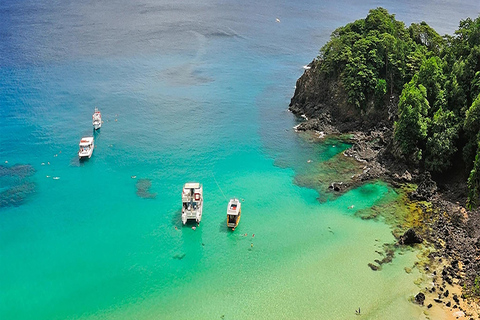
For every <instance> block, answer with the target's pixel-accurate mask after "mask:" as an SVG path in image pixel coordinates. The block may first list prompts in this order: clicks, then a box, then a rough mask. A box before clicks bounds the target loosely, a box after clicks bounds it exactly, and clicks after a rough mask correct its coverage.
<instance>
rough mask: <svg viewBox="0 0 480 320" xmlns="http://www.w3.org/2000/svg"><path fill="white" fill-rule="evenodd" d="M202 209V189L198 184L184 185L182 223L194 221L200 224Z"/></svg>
mask: <svg viewBox="0 0 480 320" xmlns="http://www.w3.org/2000/svg"><path fill="white" fill-rule="evenodd" d="M202 209H203V187H202V185H201V184H200V183H197V182H189V183H185V185H184V186H183V190H182V222H183V224H186V223H187V220H190V219H192V220H193V219H195V221H196V222H197V223H200V221H201V219H202Z"/></svg>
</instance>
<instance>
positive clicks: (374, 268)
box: [368, 263, 380, 271]
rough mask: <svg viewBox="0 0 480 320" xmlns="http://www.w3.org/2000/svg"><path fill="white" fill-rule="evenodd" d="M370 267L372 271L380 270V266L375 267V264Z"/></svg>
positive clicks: (370, 264)
mask: <svg viewBox="0 0 480 320" xmlns="http://www.w3.org/2000/svg"><path fill="white" fill-rule="evenodd" d="M368 266H369V267H370V269H372V270H373V271H377V270H379V269H380V267H379V266H376V265H374V264H373V263H369V264H368Z"/></svg>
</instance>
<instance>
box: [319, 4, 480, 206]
mask: <svg viewBox="0 0 480 320" xmlns="http://www.w3.org/2000/svg"><path fill="white" fill-rule="evenodd" d="M318 61H320V67H321V70H322V72H324V74H326V75H328V76H330V77H332V78H336V79H338V80H340V81H341V83H342V84H343V87H344V89H345V91H346V94H347V96H348V103H349V104H351V105H352V107H353V108H358V109H359V110H361V111H362V112H363V111H366V110H369V109H371V108H384V107H385V101H387V100H388V99H385V98H386V97H388V96H391V95H397V96H399V97H400V98H399V103H398V118H397V120H396V121H395V125H394V141H395V143H396V145H397V146H398V150H400V153H401V155H403V156H404V158H405V159H407V160H408V161H413V163H415V164H417V165H420V166H422V167H424V168H425V169H427V170H430V171H432V172H445V171H448V170H450V169H451V167H452V165H453V164H454V163H458V160H461V159H463V164H464V167H465V170H466V172H470V174H469V176H470V178H469V179H468V187H469V204H470V206H472V207H475V206H476V205H477V203H479V202H480V201H478V197H479V195H480V147H479V145H480V134H479V132H480V17H477V18H476V19H471V18H467V19H465V20H463V21H461V22H460V24H459V29H458V30H457V31H456V32H455V34H454V35H453V36H447V35H445V36H443V37H442V36H440V35H439V34H438V33H437V32H436V31H435V30H433V29H432V28H431V27H430V26H428V25H427V24H426V23H425V22H421V23H414V24H412V25H410V27H408V28H407V27H406V26H405V24H404V23H403V22H401V21H397V20H396V19H395V16H394V15H391V14H389V13H388V12H387V10H385V9H383V8H377V9H374V10H370V12H369V14H368V15H367V17H366V18H365V19H360V20H357V21H355V22H352V23H349V24H347V25H346V26H344V27H341V28H338V29H337V30H335V31H334V32H333V34H332V37H331V40H330V41H329V42H328V43H327V44H326V45H325V46H324V47H323V48H322V49H321V50H320V55H319V57H318ZM461 154H463V158H462V156H461Z"/></svg>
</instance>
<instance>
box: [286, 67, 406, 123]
mask: <svg viewBox="0 0 480 320" xmlns="http://www.w3.org/2000/svg"><path fill="white" fill-rule="evenodd" d="M321 64H322V61H321V60H318V59H315V60H313V61H312V62H311V63H310V64H309V65H308V66H309V67H310V68H309V69H307V70H305V72H304V73H303V75H302V76H301V77H300V78H299V79H298V80H297V83H296V86H295V93H294V95H293V97H292V99H291V101H290V106H289V110H290V111H291V112H292V113H294V114H296V115H298V116H301V115H303V116H305V117H306V118H307V119H314V118H315V119H323V118H325V117H327V118H329V119H331V122H330V123H329V124H330V125H333V127H334V128H335V129H336V130H338V131H340V132H351V131H357V130H368V129H369V128H374V127H383V126H390V125H391V124H392V121H393V119H392V114H393V115H394V114H395V112H392V110H396V104H395V101H396V100H398V99H397V98H396V96H394V95H393V96H392V97H391V99H390V100H391V101H392V102H393V104H392V103H387V104H386V105H387V107H386V108H374V107H373V103H370V107H369V108H367V109H366V110H361V109H359V108H356V107H354V106H352V105H350V104H349V103H348V102H347V101H348V96H347V93H346V92H345V89H344V87H343V83H342V82H341V81H340V80H338V79H332V78H329V77H328V76H327V75H326V74H325V73H323V72H322V71H321ZM320 122H322V120H320ZM314 130H318V129H314ZM318 131H323V130H318Z"/></svg>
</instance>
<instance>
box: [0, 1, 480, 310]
mask: <svg viewBox="0 0 480 320" xmlns="http://www.w3.org/2000/svg"><path fill="white" fill-rule="evenodd" d="M377 6H385V7H386V8H387V9H389V10H390V12H391V13H396V14H397V18H398V19H402V20H404V21H405V22H406V23H407V24H409V23H410V22H413V21H417V22H418V21H421V20H425V21H427V22H428V23H430V24H431V25H432V26H433V27H435V28H437V30H439V31H440V32H450V33H451V32H453V30H454V29H455V27H456V25H457V24H458V20H459V19H460V18H464V17H467V16H472V15H473V16H474V13H475V15H476V14H478V12H479V11H480V10H479V5H478V4H477V3H476V2H474V1H469V2H466V3H462V5H461V6H459V5H458V4H456V3H452V2H446V1H445V2H435V3H433V2H432V3H429V2H422V3H418V2H413V1H407V2H404V3H402V4H397V3H395V2H394V1H387V2H381V1H371V2H365V3H361V4H359V3H357V2H356V1H341V2H338V1H335V2H333V1H332V2H316V1H304V2H302V3H298V2H282V3H275V2H269V1H267V2H262V3H256V2H253V1H247V2H245V1H242V2H235V1H224V2H215V1H212V2H204V3H202V4H199V3H197V2H195V1H181V2H180V3H179V2H178V1H177V2H173V1H171V2H168V1H160V2H153V1H152V2H149V1H147V0H143V1H139V2H135V3H132V2H129V1H121V0H118V1H85V2H83V3H78V2H74V1H54V0H51V1H42V2H39V1H6V2H2V3H1V4H0V34H1V35H2V41H0V106H1V107H0V145H1V146H2V147H1V148H0V161H1V163H2V168H1V169H2V170H1V171H0V197H1V198H0V200H1V202H0V286H1V290H0V318H1V319H32V318H35V319H79V318H81V319H88V318H92V319H98V318H108V319H111V318H115V319H132V318H136V319H212V318H217V319H218V318H220V317H222V316H224V318H225V319H246V318H250V319H272V318H283V319H306V318H307V319H308V318H310V319H312V318H321V319H348V318H354V317H355V310H356V309H357V308H358V307H361V308H362V314H364V317H365V318H368V319H405V318H421V317H422V310H421V309H420V308H417V307H416V306H414V305H413V304H412V303H410V302H409V301H408V299H409V298H410V297H411V296H412V295H414V294H415V293H416V291H418V288H417V287H416V286H415V285H414V283H413V282H414V280H415V279H416V277H418V275H417V274H415V273H413V274H407V273H405V272H404V267H405V266H409V267H411V266H412V265H413V262H414V261H415V252H406V253H405V254H403V255H398V254H397V256H396V258H395V259H394V261H393V263H391V264H389V265H385V266H384V267H383V269H382V271H380V272H373V271H372V270H370V268H369V267H368V265H367V264H368V263H369V262H372V261H373V260H374V259H377V258H378V254H377V253H376V252H375V250H381V248H382V246H383V244H384V243H390V242H392V241H394V239H393V236H392V235H391V231H390V228H389V227H388V226H387V225H385V224H383V223H381V222H375V221H364V220H361V219H359V218H357V217H356V216H355V215H354V212H355V211H354V210H349V209H348V207H349V206H350V205H352V204H354V205H355V210H359V209H364V208H369V207H370V206H372V205H373V204H374V203H375V202H376V201H378V200H380V199H382V197H384V196H385V195H386V194H387V193H389V192H392V191H391V190H390V189H389V188H388V187H387V186H385V185H383V184H381V183H376V184H371V185H368V186H365V187H362V188H360V189H356V190H353V191H351V192H349V193H347V194H345V195H344V196H342V197H339V198H337V199H333V198H332V199H329V200H328V201H325V202H322V203H320V202H319V201H318V198H319V194H318V193H317V192H316V191H315V190H312V189H309V188H304V187H301V186H297V185H296V184H295V183H294V182H295V181H297V182H299V181H301V180H298V177H299V176H305V175H307V174H308V172H309V170H310V167H309V166H308V165H307V162H306V161H307V160H309V159H313V160H314V161H315V162H319V161H320V162H323V161H328V160H329V159H331V158H332V157H334V156H335V155H336V154H337V153H339V152H341V151H343V149H344V148H345V147H347V146H346V145H342V144H339V143H338V142H326V143H325V144H323V145H318V144H315V143H312V142H309V141H306V140H304V139H302V138H301V137H299V136H298V135H297V134H296V133H295V132H294V131H293V130H292V129H291V128H292V127H293V126H294V125H295V124H296V122H297V120H296V119H295V118H294V117H293V116H292V115H291V114H290V113H288V112H287V111H286V109H287V107H288V102H289V99H290V97H291V95H292V94H293V90H294V85H295V81H296V79H297V78H298V77H299V76H300V75H301V73H302V71H303V69H302V65H305V64H307V63H308V62H309V61H311V60H312V59H313V57H314V56H315V55H316V53H317V52H318V49H319V48H320V47H321V45H322V44H323V43H324V42H325V41H326V40H327V39H328V36H329V34H330V33H331V32H332V31H333V29H335V28H336V27H338V26H341V25H344V24H345V23H347V22H349V21H352V20H354V19H357V18H361V17H364V16H365V15H366V14H367V12H368V9H370V8H373V7H377ZM276 18H278V19H279V20H280V22H276ZM95 106H98V107H99V108H100V110H101V111H102V115H103V120H104V121H105V122H104V124H103V126H102V129H101V130H100V132H99V133H97V134H96V135H95V138H96V140H95V141H96V148H95V151H94V154H93V157H92V158H91V159H90V160H88V161H85V162H82V163H80V162H79V161H78V159H77V155H76V152H77V149H78V142H79V140H80V138H81V137H82V136H85V135H91V134H92V124H91V114H92V113H93V109H94V107H95ZM6 161H8V163H4V162H6ZM16 164H22V165H27V167H18V166H15V165H16ZM319 168H320V169H319ZM318 170H321V165H320V166H315V170H314V171H312V172H313V173H316V172H317V171H318ZM296 175H297V178H296ZM53 177H56V178H58V179H53ZM132 177H136V178H135V179H134V178H132ZM139 179H148V180H149V181H150V182H151V187H150V189H149V190H148V192H150V193H152V194H156V196H155V197H154V198H149V199H145V198H141V197H139V196H138V195H137V189H136V184H137V181H138V180H139ZM187 181H199V182H202V183H203V185H204V193H205V195H204V196H205V207H204V216H203V220H202V224H201V226H200V227H199V228H197V229H196V230H195V231H194V230H192V229H191V228H190V226H187V227H182V226H181V222H180V213H179V212H180V211H179V210H180V201H181V200H180V199H181V198H180V192H181V187H182V185H183V184H184V183H185V182H187ZM312 187H313V186H312ZM224 195H225V197H227V198H229V197H233V196H236V197H239V198H242V199H245V201H244V203H243V216H242V221H241V223H240V225H239V227H238V228H237V229H236V230H235V232H231V231H229V230H227V228H226V227H225V225H226V219H225V218H226V217H225V209H226V205H227V200H226V199H225V198H224ZM320 198H322V194H320ZM175 227H177V228H178V230H176V229H175ZM245 234H246V236H245ZM253 234H254V235H255V236H253ZM252 245H253V246H252Z"/></svg>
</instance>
